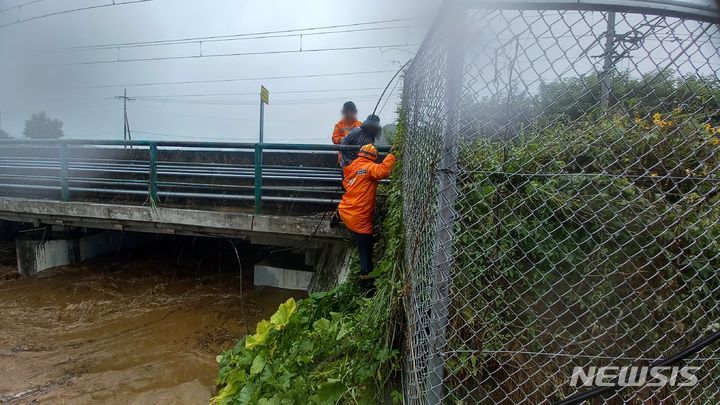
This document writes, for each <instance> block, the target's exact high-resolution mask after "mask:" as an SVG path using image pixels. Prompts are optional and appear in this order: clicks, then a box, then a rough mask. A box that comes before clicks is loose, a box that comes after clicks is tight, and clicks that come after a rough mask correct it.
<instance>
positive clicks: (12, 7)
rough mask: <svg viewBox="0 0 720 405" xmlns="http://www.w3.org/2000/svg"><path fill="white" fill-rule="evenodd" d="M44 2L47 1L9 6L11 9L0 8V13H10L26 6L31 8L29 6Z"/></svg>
mask: <svg viewBox="0 0 720 405" xmlns="http://www.w3.org/2000/svg"><path fill="white" fill-rule="evenodd" d="M43 1H45V0H32V1H28V2H25V3H22V4H16V5H14V6H9V7H5V8H0V13H4V12H6V11H10V10H15V9H19V8H22V7H26V6H29V5H31V4H35V3H42V2H43Z"/></svg>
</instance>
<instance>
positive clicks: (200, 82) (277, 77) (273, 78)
mask: <svg viewBox="0 0 720 405" xmlns="http://www.w3.org/2000/svg"><path fill="white" fill-rule="evenodd" d="M379 73H395V70H374V71H366V72H342V73H322V74H310V75H289V76H266V77H244V78H237V79H216V80H184V81H174V82H147V83H126V84H109V85H100V86H83V87H80V88H83V89H87V88H91V89H103V88H115V87H146V86H171V85H182V84H207V83H231V82H243V81H259V80H282V79H307V78H319V77H334V76H358V75H369V74H379Z"/></svg>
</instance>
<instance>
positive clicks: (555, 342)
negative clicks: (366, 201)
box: [402, 8, 720, 404]
mask: <svg viewBox="0 0 720 405" xmlns="http://www.w3.org/2000/svg"><path fill="white" fill-rule="evenodd" d="M719 49H720V28H719V26H718V25H717V24H713V23H709V22H702V21H696V20H693V19H683V18H677V17H669V16H663V15H658V14H650V13H648V14H641V13H629V12H610V11H598V10H595V11H578V10H533V9H527V10H493V9H480V8H477V9H476V8H463V9H461V10H455V11H446V12H444V13H443V14H442V16H441V17H439V18H438V20H437V21H436V24H435V26H434V28H433V29H432V30H431V32H430V33H429V35H428V38H427V39H426V41H425V43H424V44H423V46H422V47H421V49H420V51H419V53H418V55H417V56H416V58H415V60H414V62H413V64H412V65H411V66H410V68H409V69H408V71H407V73H406V76H405V86H404V100H403V109H402V123H403V125H404V128H405V134H404V151H405V155H404V160H403V187H404V217H405V225H406V241H407V244H406V255H405V268H406V278H407V283H408V286H409V288H408V294H407V299H406V310H407V314H408V333H407V345H408V350H407V352H408V355H407V356H406V363H405V373H404V375H405V377H404V382H405V391H406V397H407V398H408V401H409V402H410V403H467V404H470V403H481V404H504V403H508V404H510V403H513V404H515V403H517V404H519V403H526V404H540V403H552V402H555V401H558V400H561V399H563V398H566V397H568V396H570V395H572V394H575V393H577V392H581V391H583V390H587V387H583V386H572V385H571V376H572V374H573V371H574V367H576V366H580V367H584V368H585V370H586V372H587V371H588V367H590V366H595V367H603V366H618V367H623V366H631V365H640V366H643V365H644V366H647V365H649V364H651V363H652V362H653V361H655V360H657V359H660V358H664V357H668V356H670V355H672V354H674V353H676V352H677V351H679V350H681V349H682V348H685V347H688V346H690V345H692V344H693V343H694V342H696V341H697V340H699V339H701V338H703V337H705V336H707V335H708V334H710V333H713V332H716V331H717V330H718V329H720V324H719V322H720V304H719V301H720V300H719V299H718V298H719V297H720V273H719V272H718V267H719V265H720V206H719V205H720V195H718V191H719V188H718V187H719V184H718V181H719V179H720V178H719V177H718V174H719V172H718V170H719V169H720V53H719ZM719 361H720V348H719V347H718V345H715V346H710V347H708V348H707V349H705V350H704V351H702V352H700V353H698V354H697V355H695V356H694V357H691V358H689V359H688V360H687V361H686V362H684V363H683V364H684V365H688V366H693V367H699V369H698V370H697V371H696V373H695V374H696V376H697V380H698V383H697V384H696V385H694V386H684V387H681V386H673V385H672V384H666V385H663V386H661V387H651V386H648V385H647V384H642V385H641V386H640V387H627V388H625V389H622V390H620V391H619V392H617V393H613V394H610V395H606V396H605V397H603V398H600V399H598V400H597V401H598V403H602V402H603V401H604V402H609V403H624V401H626V402H629V403H650V404H659V403H687V404H699V403H702V404H715V403H720V364H718V363H719ZM637 381H642V380H637ZM651 385H652V384H651Z"/></svg>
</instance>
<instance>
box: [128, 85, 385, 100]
mask: <svg viewBox="0 0 720 405" xmlns="http://www.w3.org/2000/svg"><path fill="white" fill-rule="evenodd" d="M382 89H383V88H382V87H362V88H353V89H319V90H285V91H275V90H274V91H273V94H303V93H331V92H339V91H342V92H346V91H377V90H382ZM255 95H257V91H252V92H244V93H196V94H166V95H140V96H137V97H141V98H181V97H215V96H255Z"/></svg>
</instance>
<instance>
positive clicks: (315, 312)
mask: <svg viewBox="0 0 720 405" xmlns="http://www.w3.org/2000/svg"><path fill="white" fill-rule="evenodd" d="M398 165H399V164H398ZM398 172H399V168H396V169H395V171H394V174H393V176H392V178H391V183H390V185H388V186H387V187H384V189H383V190H382V191H383V194H384V196H385V198H386V200H385V201H384V203H385V204H379V206H386V209H385V210H384V211H385V212H384V213H383V214H384V220H383V226H382V227H381V229H382V231H381V237H380V243H379V244H378V249H377V251H378V252H379V253H380V254H379V255H377V257H380V260H379V261H378V263H377V265H376V270H375V272H374V273H375V275H377V281H376V285H377V290H376V292H375V294H374V295H373V296H372V297H371V298H366V297H365V296H364V294H363V293H362V292H361V291H360V290H359V289H358V287H357V286H356V284H355V282H354V281H353V282H349V283H346V284H343V285H340V286H338V287H337V288H335V289H334V290H332V291H329V292H323V293H316V294H313V295H311V296H310V297H309V298H307V299H304V300H300V301H299V302H297V303H296V302H295V301H294V300H292V299H291V300H289V301H288V302H286V303H285V304H283V305H281V306H280V309H279V310H278V312H277V313H276V314H275V315H273V317H272V318H271V319H270V321H262V322H261V323H260V324H258V326H257V333H256V334H255V335H252V336H247V337H245V338H243V339H242V340H240V341H239V342H238V343H237V344H236V346H235V347H234V348H233V349H231V350H229V351H227V352H225V353H223V354H222V355H220V356H218V362H219V363H220V370H219V373H218V377H217V384H218V386H219V387H220V391H219V393H218V395H217V396H216V397H215V398H214V399H213V403H216V404H261V405H263V404H265V405H268V404H335V403H359V404H376V403H381V402H383V401H385V400H387V399H392V400H393V401H395V402H398V401H401V395H400V393H399V391H397V390H393V388H392V387H393V386H396V385H397V384H396V383H397V381H398V374H399V373H398V372H399V360H400V351H399V343H398V342H399V341H400V338H399V336H397V332H398V331H399V330H401V329H400V328H398V325H399V324H400V323H401V317H402V315H401V313H402V311H401V305H402V303H401V298H402V297H401V285H402V271H401V268H400V266H401V263H402V244H403V242H402V200H401V184H400V176H399V175H398V174H397V173H398ZM356 273H357V272H356ZM351 279H353V277H352V276H351ZM388 396H389V397H390V398H388Z"/></svg>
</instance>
